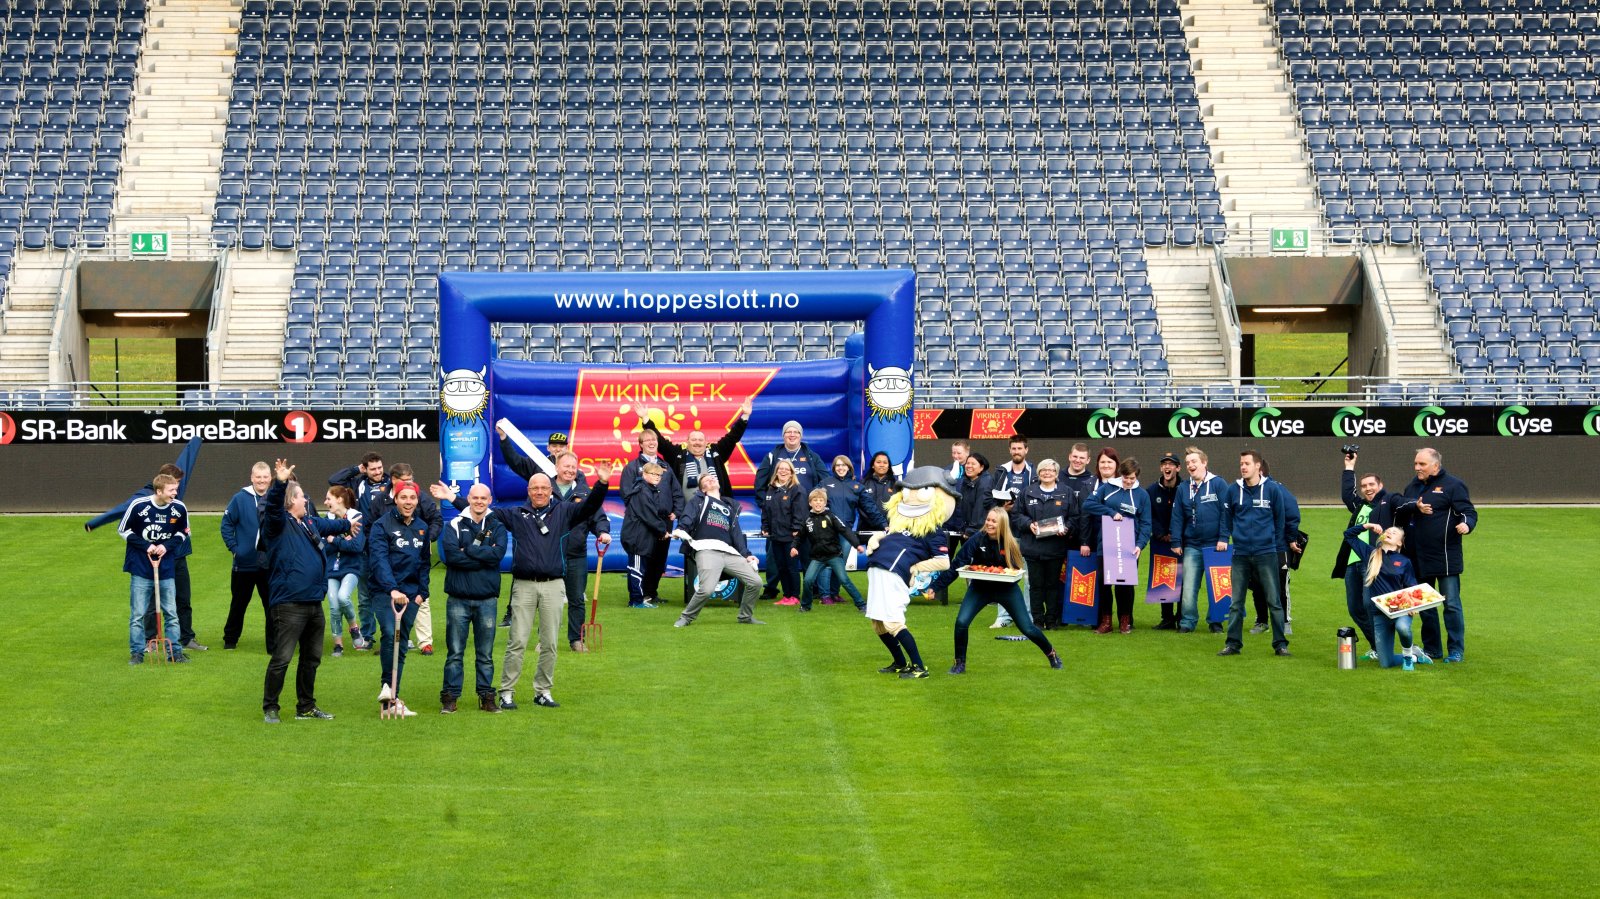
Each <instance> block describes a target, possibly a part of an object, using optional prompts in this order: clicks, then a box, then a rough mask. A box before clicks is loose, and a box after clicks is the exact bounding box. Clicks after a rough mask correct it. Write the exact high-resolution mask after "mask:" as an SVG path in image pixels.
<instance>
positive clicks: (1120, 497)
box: [1083, 456, 1151, 634]
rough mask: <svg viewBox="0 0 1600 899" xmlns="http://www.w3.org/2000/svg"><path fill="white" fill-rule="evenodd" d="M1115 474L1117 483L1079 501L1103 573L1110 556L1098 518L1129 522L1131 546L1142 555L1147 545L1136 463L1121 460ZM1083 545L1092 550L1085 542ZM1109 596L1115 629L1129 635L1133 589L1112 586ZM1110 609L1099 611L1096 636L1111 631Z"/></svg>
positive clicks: (1145, 507)
mask: <svg viewBox="0 0 1600 899" xmlns="http://www.w3.org/2000/svg"><path fill="white" fill-rule="evenodd" d="M1117 474H1119V475H1121V480H1120V481H1110V482H1107V483H1104V484H1101V485H1100V486H1099V487H1097V488H1095V491H1094V493H1092V494H1090V495H1089V498H1088V499H1085V500H1084V501H1083V514H1084V518H1086V519H1087V520H1088V523H1087V524H1086V525H1085V526H1084V528H1083V530H1084V533H1085V534H1092V535H1093V536H1094V538H1096V539H1098V540H1099V542H1100V543H1101V544H1102V545H1101V547H1100V565H1101V570H1102V571H1104V569H1105V566H1106V560H1107V559H1108V558H1109V557H1110V555H1111V554H1110V553H1109V552H1107V551H1106V548H1105V546H1104V536H1105V535H1104V533H1103V531H1104V527H1103V526H1102V524H1101V521H1100V519H1101V518H1110V519H1112V520H1114V521H1122V520H1123V519H1125V518H1132V519H1133V521H1134V525H1133V542H1134V546H1135V547H1136V548H1137V549H1138V550H1139V551H1140V552H1143V551H1144V547H1145V544H1147V543H1149V542H1150V529H1151V523H1150V494H1149V493H1146V492H1145V489H1144V488H1143V487H1140V486H1139V461H1138V460H1137V459H1134V458H1133V457H1131V456H1130V457H1128V458H1126V459H1123V460H1122V461H1121V462H1120V463H1119V464H1118V465H1117ZM1085 545H1087V546H1092V545H1093V543H1090V542H1089V541H1088V540H1085ZM1110 592H1111V595H1112V596H1114V597H1115V598H1116V603H1117V625H1118V628H1119V629H1120V630H1121V631H1122V633H1124V634H1131V633H1133V585H1132V584H1112V585H1111V590H1110ZM1101 601H1102V602H1105V594H1104V593H1102V594H1101ZM1110 625H1111V607H1110V605H1109V604H1107V605H1105V606H1103V607H1102V608H1101V609H1100V627H1099V628H1096V631H1097V632H1098V633H1102V634H1104V633H1107V632H1109V631H1110V630H1111V627H1110Z"/></svg>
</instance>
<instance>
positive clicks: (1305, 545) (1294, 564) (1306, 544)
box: [1288, 530, 1311, 571]
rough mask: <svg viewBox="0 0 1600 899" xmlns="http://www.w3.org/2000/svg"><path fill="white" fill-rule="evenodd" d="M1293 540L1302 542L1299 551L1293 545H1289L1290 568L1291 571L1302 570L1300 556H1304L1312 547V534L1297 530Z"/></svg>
mask: <svg viewBox="0 0 1600 899" xmlns="http://www.w3.org/2000/svg"><path fill="white" fill-rule="evenodd" d="M1293 542H1295V543H1298V544H1300V549H1299V550H1298V551H1296V550H1295V548H1294V547H1293V546H1290V547H1289V559H1288V565H1289V570H1290V571H1299V570H1300V558H1301V557H1302V556H1304V555H1305V554H1306V550H1307V549H1309V548H1310V547H1311V535H1310V534H1307V533H1306V532H1305V531H1299V530H1297V531H1295V532H1294V541H1293Z"/></svg>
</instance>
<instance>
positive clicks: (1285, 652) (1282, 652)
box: [1272, 646, 1294, 656]
mask: <svg viewBox="0 0 1600 899" xmlns="http://www.w3.org/2000/svg"><path fill="white" fill-rule="evenodd" d="M1272 654H1273V655H1275V656H1292V655H1294V653H1292V652H1290V651H1289V647H1287V646H1280V647H1278V648H1277V649H1274V650H1273V651H1272Z"/></svg>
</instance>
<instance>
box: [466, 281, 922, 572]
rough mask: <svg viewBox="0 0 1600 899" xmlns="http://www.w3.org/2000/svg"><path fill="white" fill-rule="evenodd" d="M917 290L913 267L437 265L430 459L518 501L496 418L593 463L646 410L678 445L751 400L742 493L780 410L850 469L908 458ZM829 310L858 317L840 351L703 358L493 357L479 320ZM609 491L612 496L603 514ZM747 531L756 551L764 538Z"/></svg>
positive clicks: (716, 426)
mask: <svg viewBox="0 0 1600 899" xmlns="http://www.w3.org/2000/svg"><path fill="white" fill-rule="evenodd" d="M915 298H916V289H915V276H914V275H913V273H912V272H909V271H902V270H894V271H886V270H877V271H851V272H829V271H804V272H797V271H785V272H550V273H529V274H490V273H465V272H452V273H445V274H442V275H440V277H439V300H440V302H439V363H440V369H441V371H442V372H443V375H442V380H443V383H442V385H441V389H440V394H439V399H440V448H439V450H440V457H441V471H442V472H443V476H444V478H445V480H446V481H449V482H451V483H452V484H453V485H455V486H457V487H462V488H464V487H465V486H467V485H469V484H471V483H473V482H475V481H481V482H483V483H486V484H488V485H489V486H490V488H491V490H492V491H493V493H494V497H495V501H496V502H497V503H520V502H523V501H525V500H526V498H527V493H526V483H525V482H524V481H523V480H522V479H521V478H519V477H517V476H516V475H515V474H513V473H512V472H511V471H510V469H509V468H507V467H506V466H505V464H504V461H503V460H502V459H501V458H500V452H499V449H498V441H497V439H496V437H495V434H494V423H495V422H497V421H499V420H501V419H505V420H508V421H510V422H511V423H512V424H513V425H515V426H516V427H517V428H518V429H519V430H521V431H522V432H523V433H524V434H525V435H526V436H527V437H528V438H529V439H530V440H531V441H532V442H533V443H534V444H536V445H538V446H540V447H542V446H543V445H544V442H545V439H546V438H547V437H548V436H549V435H550V434H551V433H553V432H558V431H559V432H562V433H566V434H568V435H569V438H570V440H571V443H570V449H571V450H572V451H573V452H574V453H576V454H577V455H578V458H579V464H580V466H581V467H582V468H583V469H584V470H585V472H586V473H590V474H592V472H593V470H594V468H593V466H594V464H595V463H596V462H602V461H604V462H609V463H611V464H612V465H613V466H614V467H617V468H619V469H620V467H621V466H622V465H624V464H626V463H627V462H628V461H629V460H631V459H633V458H634V457H635V456H636V455H637V454H638V447H637V443H636V442H635V440H636V437H637V434H638V432H639V429H640V425H641V424H642V422H643V420H644V416H647V415H648V416H650V417H651V418H652V420H653V421H654V422H655V424H656V426H657V428H659V429H660V431H661V432H662V434H663V435H665V436H666V437H668V438H669V439H673V440H675V441H677V442H679V443H681V442H683V441H684V440H685V439H686V438H687V436H688V433H689V432H690V431H692V430H696V429H698V430H702V431H704V432H705V433H706V436H707V437H708V438H709V439H710V440H712V441H715V440H716V439H717V438H719V437H721V436H722V435H723V434H724V433H725V432H726V431H727V428H728V427H729V425H730V424H731V423H732V421H733V420H734V417H735V416H736V415H737V412H738V409H739V407H740V405H741V404H743V403H744V402H745V401H746V400H749V401H750V402H751V405H752V413H751V417H750V424H749V426H748V428H747V430H746V432H745V435H744V437H743V439H742V441H741V448H740V450H739V451H736V452H735V453H734V454H733V457H732V458H730V459H729V460H728V466H729V477H730V479H731V480H732V481H733V485H732V486H733V488H734V491H735V493H736V494H737V495H739V496H740V497H741V499H743V500H748V497H749V495H750V490H751V488H752V487H753V486H754V485H753V481H754V474H755V468H756V466H758V465H760V463H761V460H762V458H763V457H764V456H765V454H766V453H767V451H769V450H770V449H772V447H774V446H775V445H777V444H779V443H781V442H782V427H783V424H784V422H787V421H790V420H797V421H799V422H800V423H801V424H802V425H803V426H804V428H805V439H806V443H807V444H808V445H809V446H810V447H811V448H812V449H813V450H815V451H816V452H817V454H818V455H819V456H821V457H822V458H823V459H824V461H827V460H831V459H832V458H833V457H834V456H836V455H841V454H842V455H846V456H848V457H850V458H851V459H852V460H854V461H855V464H856V468H857V470H858V471H859V470H860V469H861V468H862V467H863V464H864V463H865V462H866V461H867V460H868V459H870V457H871V454H873V453H876V452H880V451H881V452H886V453H888V454H889V458H890V460H891V462H892V463H893V464H894V466H895V469H896V471H897V472H899V471H903V470H904V469H905V467H906V466H908V465H909V464H910V462H911V447H912V417H911V408H912V399H913V389H912V377H913V373H912V362H913V358H914V340H915V327H916V323H915V314H916V303H915ZM840 320H846V321H848V320H861V321H864V323H865V327H864V329H863V333H862V334H861V335H858V336H854V337H852V338H851V339H850V341H849V342H847V346H846V355H845V357H844V358H842V359H823V360H808V361H803V362H773V363H745V364H731V365H711V366H707V365H643V364H641V365H588V364H584V363H538V362H522V361H517V360H498V359H495V358H493V341H492V338H491V334H490V324H491V323H492V322H497V321H502V322H548V323H568V322H644V323H675V322H735V321H737V322H747V321H828V322H831V321H840ZM613 486H616V481H615V480H613ZM620 499H621V498H620V497H616V498H615V500H616V501H615V502H612V503H609V504H608V507H609V510H610V511H611V512H612V513H613V514H614V515H620V513H621V511H622V507H621V503H620ZM744 504H745V506H746V507H747V510H748V509H749V507H750V506H751V505H752V504H751V503H749V502H748V501H746V502H745V503H744ZM614 524H615V522H614ZM742 524H743V525H744V526H745V527H746V529H747V531H748V532H749V533H751V534H754V533H756V532H757V531H758V530H759V527H760V524H759V518H758V517H755V516H751V515H747V516H746V518H745V519H744V521H743V522H742ZM619 532H620V527H614V528H613V533H619ZM752 544H753V545H752V549H756V550H757V555H761V554H762V553H761V552H760V549H763V548H764V547H760V548H758V547H759V546H760V542H759V541H752Z"/></svg>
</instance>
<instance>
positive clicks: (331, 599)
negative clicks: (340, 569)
mask: <svg viewBox="0 0 1600 899" xmlns="http://www.w3.org/2000/svg"><path fill="white" fill-rule="evenodd" d="M360 580H361V575H359V574H356V573H355V572H354V571H352V572H350V573H348V574H346V575H344V576H342V577H337V578H332V577H331V578H328V630H329V632H331V633H332V634H333V636H334V637H335V638H336V639H337V638H340V637H343V636H344V631H343V630H341V628H342V627H343V626H344V623H345V622H346V621H348V622H350V623H351V624H355V623H356V609H355V606H354V605H352V604H351V603H350V594H352V593H354V592H356V582H358V581H360Z"/></svg>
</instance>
